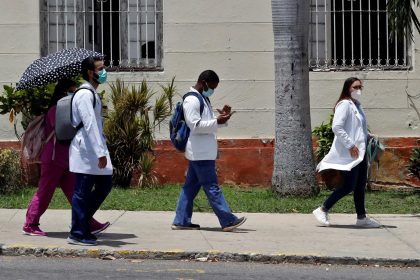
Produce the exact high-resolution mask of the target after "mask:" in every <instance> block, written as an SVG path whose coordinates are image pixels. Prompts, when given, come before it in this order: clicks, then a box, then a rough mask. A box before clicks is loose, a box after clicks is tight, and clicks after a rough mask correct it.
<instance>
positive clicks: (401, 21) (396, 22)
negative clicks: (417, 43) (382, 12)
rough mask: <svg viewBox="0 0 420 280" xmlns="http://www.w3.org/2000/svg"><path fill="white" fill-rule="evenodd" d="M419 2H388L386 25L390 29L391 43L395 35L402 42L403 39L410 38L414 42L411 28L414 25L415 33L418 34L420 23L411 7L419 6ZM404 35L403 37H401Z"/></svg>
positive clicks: (406, 0) (409, 0)
mask: <svg viewBox="0 0 420 280" xmlns="http://www.w3.org/2000/svg"><path fill="white" fill-rule="evenodd" d="M419 4H420V1H419V0H389V1H388V3H387V6H386V9H387V14H388V24H389V29H390V35H389V39H390V40H391V41H392V40H393V39H394V38H395V35H396V34H398V35H399V36H398V38H399V39H400V40H402V39H403V38H405V37H410V39H411V40H414V35H413V26H412V24H411V23H413V24H414V27H415V28H416V30H417V32H419V33H420V22H419V19H418V18H417V16H416V13H415V11H414V9H413V6H412V5H417V6H419ZM401 34H404V36H401Z"/></svg>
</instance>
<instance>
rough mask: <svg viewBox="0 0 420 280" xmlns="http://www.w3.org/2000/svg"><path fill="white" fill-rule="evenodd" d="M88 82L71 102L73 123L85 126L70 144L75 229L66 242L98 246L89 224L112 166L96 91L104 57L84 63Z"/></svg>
mask: <svg viewBox="0 0 420 280" xmlns="http://www.w3.org/2000/svg"><path fill="white" fill-rule="evenodd" d="M82 76H83V79H84V80H85V82H84V83H83V84H82V85H81V86H80V88H82V89H80V90H79V91H78V92H77V93H75V95H74V98H73V101H72V106H73V107H72V117H73V119H72V121H73V125H74V126H75V127H77V126H78V125H79V124H80V123H83V127H82V128H80V129H79V130H78V132H77V134H76V136H75V137H74V138H73V140H72V142H71V145H70V152H69V165H70V171H71V172H73V173H75V174H76V185H75V189H74V195H73V200H72V227H71V231H70V236H69V237H68V238H67V242H68V243H70V244H78V245H96V236H95V235H93V234H92V233H91V232H90V231H89V221H90V220H91V218H92V216H93V215H94V214H95V212H96V211H97V210H98V209H99V207H100V205H101V204H102V202H103V201H104V200H105V198H106V197H107V195H108V194H109V192H110V191H111V187H112V170H113V168H112V163H111V159H110V156H109V151H108V148H107V146H106V140H105V137H104V135H103V123H102V116H101V110H102V103H101V99H100V97H99V95H98V94H97V92H96V89H97V87H98V86H99V84H102V83H105V81H106V71H105V67H104V62H103V60H102V58H99V57H89V58H87V59H85V60H84V61H83V62H82Z"/></svg>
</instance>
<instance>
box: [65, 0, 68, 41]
mask: <svg viewBox="0 0 420 280" xmlns="http://www.w3.org/2000/svg"><path fill="white" fill-rule="evenodd" d="M64 37H65V38H66V39H65V42H64V43H65V46H66V49H67V41H68V38H67V0H64Z"/></svg>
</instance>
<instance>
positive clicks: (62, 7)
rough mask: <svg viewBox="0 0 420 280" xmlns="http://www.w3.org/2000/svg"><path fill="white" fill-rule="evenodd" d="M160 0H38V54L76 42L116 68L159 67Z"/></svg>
mask: <svg viewBox="0 0 420 280" xmlns="http://www.w3.org/2000/svg"><path fill="white" fill-rule="evenodd" d="M162 2H163V0H40V4H41V10H40V12H41V20H40V21H41V24H40V25H41V54H42V55H43V56H45V55H47V54H49V53H53V52H56V51H59V50H61V49H66V48H73V47H80V48H86V49H90V50H94V51H98V52H101V53H103V54H105V65H106V66H108V67H109V69H110V70H111V71H112V70H117V71H156V70H162V64H161V63H162V29H163V28H162V23H163V22H162V21H163V17H162Z"/></svg>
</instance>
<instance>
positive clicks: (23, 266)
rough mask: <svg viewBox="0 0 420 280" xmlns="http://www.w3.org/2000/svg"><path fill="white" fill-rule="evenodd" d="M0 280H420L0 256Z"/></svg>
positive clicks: (343, 271) (244, 266) (370, 270)
mask: <svg viewBox="0 0 420 280" xmlns="http://www.w3.org/2000/svg"><path fill="white" fill-rule="evenodd" d="M0 279H1V280H3V279H7V280H18V279H19V280H35V279H42V280H49V279H78V280H82V279H101V280H102V279H160V280H161V279H176V280H195V279H217V280H221V279H241V280H246V279H259V280H260V279H311V280H313V279H315V280H317V279H334V280H336V279H340V280H347V279H357V280H360V279H372V280H375V279H378V280H387V279H389V280H391V279H392V280H395V279H398V280H406V279H410V280H411V279H413V280H414V279H416V280H418V279H420V268H398V267H392V268H389V267H374V266H373V267H364V266H333V265H295V264H261V263H233V262H197V261H194V262H192V261H167V260H166V261H157V260H121V259H118V260H102V259H90V258H43V257H39V258H36V257H25V256H19V257H5V256H0Z"/></svg>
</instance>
